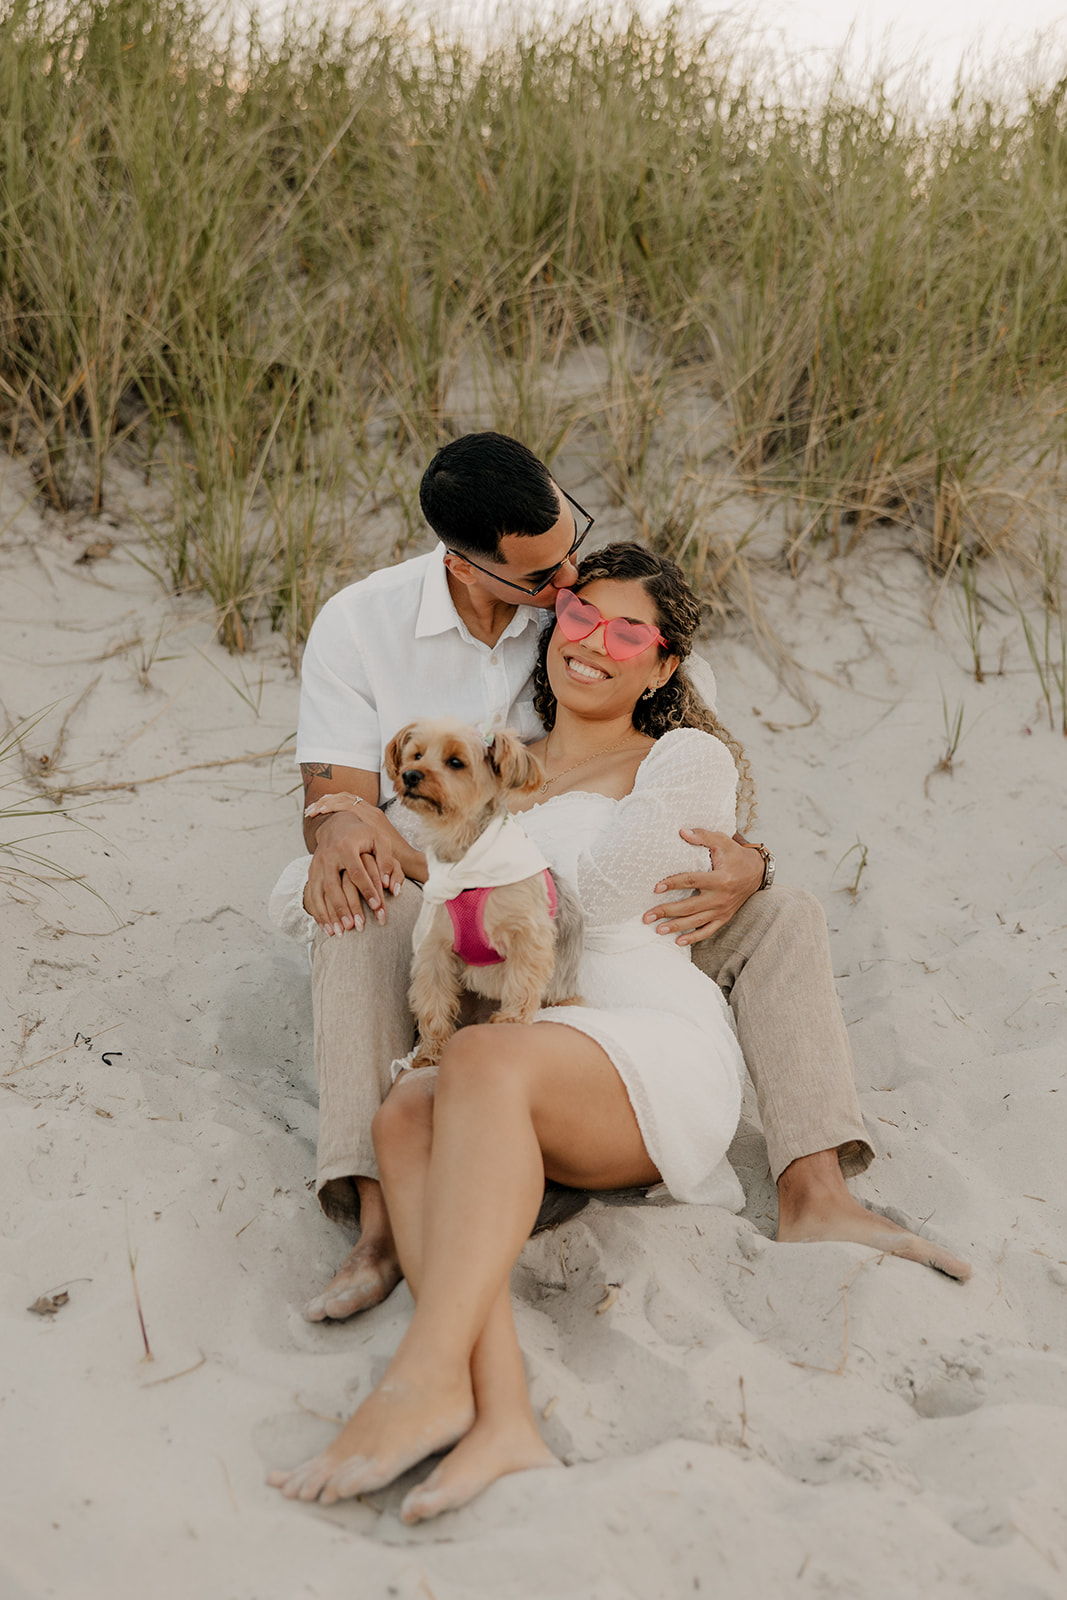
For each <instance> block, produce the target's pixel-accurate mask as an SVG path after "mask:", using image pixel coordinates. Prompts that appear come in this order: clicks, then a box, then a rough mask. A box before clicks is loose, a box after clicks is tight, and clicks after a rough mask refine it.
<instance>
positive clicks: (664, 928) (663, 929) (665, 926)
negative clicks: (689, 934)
mask: <svg viewBox="0 0 1067 1600" xmlns="http://www.w3.org/2000/svg"><path fill="white" fill-rule="evenodd" d="M656 932H657V933H673V932H674V929H673V928H672V927H671V925H670V923H669V922H664V923H661V925H660V926H659V927H658V928H657V929H656Z"/></svg>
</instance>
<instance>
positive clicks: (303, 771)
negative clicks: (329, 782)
mask: <svg viewBox="0 0 1067 1600" xmlns="http://www.w3.org/2000/svg"><path fill="white" fill-rule="evenodd" d="M300 776H301V777H302V778H303V780H304V794H305V796H306V795H307V792H308V790H309V789H310V787H311V783H312V780H313V779H315V778H332V777H333V766H332V764H331V763H330V762H329V761H302V762H301V763H300Z"/></svg>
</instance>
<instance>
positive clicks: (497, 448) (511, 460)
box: [419, 433, 560, 561]
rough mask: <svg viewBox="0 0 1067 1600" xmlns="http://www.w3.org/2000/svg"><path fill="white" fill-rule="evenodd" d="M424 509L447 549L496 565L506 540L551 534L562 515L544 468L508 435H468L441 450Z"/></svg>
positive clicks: (424, 487) (422, 494)
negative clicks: (508, 536)
mask: <svg viewBox="0 0 1067 1600" xmlns="http://www.w3.org/2000/svg"><path fill="white" fill-rule="evenodd" d="M419 504H420V505H421V506H422V514H423V516H424V517H425V518H426V521H427V522H428V523H429V524H430V527H431V528H432V529H433V531H434V533H436V535H437V537H438V538H439V539H440V540H441V542H442V544H445V545H447V546H448V547H449V549H455V550H462V551H466V552H469V553H470V554H471V555H472V556H488V557H489V559H490V560H491V561H499V560H500V559H501V556H500V553H499V545H500V539H501V536H502V535H503V534H506V533H517V534H526V535H529V536H535V535H537V534H541V533H547V532H548V530H549V528H551V527H552V526H553V524H554V523H556V522H558V520H559V514H560V513H559V497H558V495H557V493H556V490H555V489H554V488H553V485H552V479H551V478H550V477H549V475H548V468H547V467H546V466H545V464H544V462H543V461H538V459H537V457H536V456H535V455H534V453H533V451H532V450H528V449H527V448H526V446H525V445H524V444H520V443H519V441H518V440H517V439H509V438H508V437H507V435H506V434H503V433H467V434H464V435H463V437H462V438H461V439H453V440H452V442H451V443H450V444H446V445H445V446H444V447H443V448H442V449H440V450H438V452H437V454H436V455H435V456H434V458H433V460H432V461H431V462H430V465H429V466H428V467H427V468H426V471H425V472H424V473H423V475H422V482H421V484H420V485H419Z"/></svg>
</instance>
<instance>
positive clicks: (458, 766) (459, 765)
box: [445, 756, 466, 772]
mask: <svg viewBox="0 0 1067 1600" xmlns="http://www.w3.org/2000/svg"><path fill="white" fill-rule="evenodd" d="M445 766H446V767H451V768H452V771H453V772H462V771H463V770H464V768H465V767H466V762H465V761H461V760H460V759H459V757H458V756H449V758H448V760H447V761H446V762H445Z"/></svg>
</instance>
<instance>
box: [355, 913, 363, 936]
mask: <svg viewBox="0 0 1067 1600" xmlns="http://www.w3.org/2000/svg"><path fill="white" fill-rule="evenodd" d="M356 932H357V933H362V932H363V918H362V917H357V918H356Z"/></svg>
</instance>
